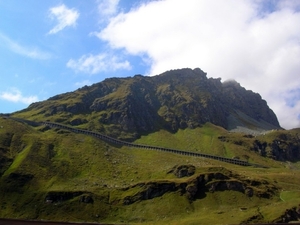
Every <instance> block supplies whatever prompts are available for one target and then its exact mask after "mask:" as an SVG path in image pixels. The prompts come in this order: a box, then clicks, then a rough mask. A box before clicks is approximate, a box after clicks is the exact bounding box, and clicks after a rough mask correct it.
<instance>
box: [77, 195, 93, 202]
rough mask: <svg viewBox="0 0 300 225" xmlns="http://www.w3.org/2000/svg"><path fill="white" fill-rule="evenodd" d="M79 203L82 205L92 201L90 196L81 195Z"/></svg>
mask: <svg viewBox="0 0 300 225" xmlns="http://www.w3.org/2000/svg"><path fill="white" fill-rule="evenodd" d="M80 202H83V203H94V199H93V198H92V196H90V195H83V196H81V197H80Z"/></svg>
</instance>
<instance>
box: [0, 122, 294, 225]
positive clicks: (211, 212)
mask: <svg viewBox="0 0 300 225" xmlns="http://www.w3.org/2000/svg"><path fill="white" fill-rule="evenodd" d="M0 126H3V127H2V128H1V129H0V148H1V149H2V154H3V155H5V156H6V157H10V158H11V159H13V162H12V164H11V165H10V167H8V168H6V169H5V172H4V174H3V175H2V177H1V178H0V188H1V190H0V209H1V210H0V217H17V218H31V219H48V220H68V221H97V222H117V223H122V222H126V223H128V222H130V223H141V222H143V223H146V224H147V223H148V224H153V223H154V222H155V224H168V223H169V224H201V223H203V224H204V223H205V224H220V223H221V224H222V223H224V222H225V221H226V223H232V224H234V223H239V222H241V221H245V220H247V219H248V218H249V217H251V216H253V215H258V214H259V215H263V217H264V219H263V221H265V222H267V221H272V220H274V219H275V218H277V217H278V216H279V215H281V214H282V213H283V212H284V211H285V209H286V208H290V207H292V206H295V205H298V204H299V202H300V196H299V193H298V191H299V185H300V172H299V170H298V169H297V168H299V166H298V165H297V164H286V163H279V162H274V161H272V160H270V159H264V158H261V157H259V156H257V155H256V153H253V152H249V151H248V150H247V148H246V146H247V143H246V144H244V145H236V144H232V143H227V142H226V143H224V142H221V141H220V140H219V139H218V136H220V135H229V134H228V133H227V131H225V130H223V129H220V128H218V127H215V126H213V125H211V124H206V125H205V126H203V127H202V128H197V129H194V130H190V129H186V130H179V131H178V132H177V133H176V134H171V133H168V132H166V131H160V132H157V133H153V134H151V135H148V136H145V137H142V138H141V139H139V140H137V141H136V142H137V143H144V144H151V145H156V146H164V147H170V148H176V149H183V150H189V151H199V152H200V151H201V152H205V153H210V154H216V155H223V156H227V157H232V156H238V155H239V156H242V155H245V154H247V155H248V156H249V160H250V161H254V162H255V163H259V164H264V165H269V166H271V167H272V168H269V169H258V168H252V167H240V166H235V165H230V164H226V163H223V162H218V161H214V160H207V159H201V158H191V157H186V156H180V155H175V154H168V153H163V152H156V151H148V150H141V149H130V148H127V147H118V146H112V145H109V144H107V143H105V142H102V141H99V140H96V139H94V138H91V137H88V136H84V135H80V134H73V133H69V132H65V131H63V130H46V131H43V132H42V131H41V129H44V128H43V127H37V128H32V127H30V126H27V125H23V124H21V123H18V122H14V121H11V120H4V119H0ZM7 134H13V136H12V139H11V144H10V147H9V148H8V147H7V146H6V145H5V143H6V139H7V137H9V135H7ZM230 135H234V134H230ZM3 149H4V150H3ZM3 152H4V153H3ZM181 164H192V165H194V166H196V174H199V173H206V172H207V171H208V170H210V168H211V167H216V170H218V168H220V169H222V168H221V167H225V168H227V169H230V170H231V171H233V173H235V174H237V175H239V176H243V177H249V179H256V180H263V179H264V180H267V181H269V182H271V183H274V184H276V185H277V186H278V187H279V188H280V190H282V192H281V193H279V194H278V196H277V197H274V198H273V199H270V200H268V199H259V198H257V197H252V198H247V197H246V196H245V195H244V194H241V193H239V192H234V191H223V192H215V193H209V192H208V193H206V196H205V198H201V199H197V200H196V201H193V202H189V201H188V200H187V198H186V197H185V196H184V195H183V196H181V195H180V194H179V193H177V192H169V193H166V194H164V195H163V196H161V197H158V198H153V199H151V200H145V201H140V202H136V203H133V204H131V205H128V206H124V205H120V204H117V203H116V204H114V199H120V198H123V197H124V196H126V195H128V194H129V193H128V192H124V191H122V190H121V189H120V188H121V187H127V186H129V185H133V184H135V183H140V182H147V181H159V180H169V181H175V182H181V181H182V180H183V179H187V178H180V179H179V178H176V177H175V176H174V175H173V174H167V172H168V171H169V170H170V169H171V168H172V167H173V166H174V165H181ZM291 165H292V166H293V167H291ZM220 166H221V167H220ZM291 168H292V170H291ZM11 173H17V174H23V175H24V174H25V175H33V178H32V179H31V180H29V181H28V182H25V183H22V182H20V180H18V179H15V180H12V179H9V177H10V174H11ZM49 191H85V192H91V193H92V196H93V199H94V204H85V203H81V202H80V201H79V197H76V198H73V199H71V200H68V201H66V202H64V203H59V204H46V203H45V196H46V195H47V192H49ZM139 191H140V188H138V187H137V188H135V189H130V192H133V193H134V192H139ZM240 207H246V208H247V210H245V211H241V210H240Z"/></svg>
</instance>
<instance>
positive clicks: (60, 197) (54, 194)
mask: <svg viewBox="0 0 300 225" xmlns="http://www.w3.org/2000/svg"><path fill="white" fill-rule="evenodd" d="M78 196H80V199H79V201H80V202H82V203H93V202H94V200H93V197H92V195H91V193H88V192H83V191H65V192H63V191H50V192H48V193H47V194H46V197H45V202H46V203H57V202H64V201H68V200H70V199H73V198H76V197H78Z"/></svg>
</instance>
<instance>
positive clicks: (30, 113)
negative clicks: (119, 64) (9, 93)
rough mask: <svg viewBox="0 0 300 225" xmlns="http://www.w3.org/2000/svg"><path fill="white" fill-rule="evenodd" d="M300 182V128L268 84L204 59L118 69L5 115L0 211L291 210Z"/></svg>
mask: <svg viewBox="0 0 300 225" xmlns="http://www.w3.org/2000/svg"><path fill="white" fill-rule="evenodd" d="M24 119H25V120H24ZM42 121H48V122H46V123H44V122H42ZM49 121H51V122H55V126H50V125H51V124H52V123H51V122H49ZM80 131H82V132H80ZM84 131H88V132H84ZM239 131H244V132H243V133H241V132H239ZM98 133H99V135H109V137H108V138H111V137H112V138H116V139H118V140H125V141H127V142H123V141H119V142H113V141H106V140H107V139H101V138H100V139H99V138H98V136H97V135H90V134H98ZM105 137H106V136H105ZM112 140H114V139H112ZM128 142H129V144H126V143H128ZM122 143H124V144H122ZM139 146H150V147H151V146H155V147H156V148H143V147H139ZM163 149H175V150H178V152H179V151H180V152H183V153H184V152H189V153H197V154H200V153H201V154H208V155H212V156H219V157H224V158H228V159H235V160H242V161H245V162H247V163H245V164H244V165H248V166H241V165H236V164H230V163H227V162H224V161H219V160H214V159H212V158H205V157H195V156H193V154H188V155H184V154H174V153H172V151H163ZM194 155H196V154H194ZM216 158H217V157H216ZM257 165H259V166H257ZM299 186H300V128H299V129H293V130H283V129H281V128H280V126H279V123H278V121H277V118H276V115H275V114H274V113H273V111H272V110H271V109H270V108H269V107H268V106H267V103H266V102H265V101H264V100H262V99H261V97H260V95H259V94H256V93H253V92H252V91H248V90H245V89H244V88H243V87H241V86H240V85H239V84H238V83H237V82H235V81H230V82H224V83H222V82H221V81H220V79H212V78H207V77H206V74H205V73H203V72H202V71H201V70H200V69H195V70H191V69H182V70H172V71H168V72H165V73H163V74H161V75H158V76H155V77H143V76H141V75H136V76H134V77H128V78H111V79H107V80H105V81H103V82H100V83H97V84H94V85H91V86H86V87H83V88H81V89H78V90H76V91H74V92H70V93H65V94H61V95H58V96H54V97H52V98H50V99H48V100H46V101H42V102H38V103H34V104H32V105H30V106H29V107H28V108H26V109H24V110H22V111H19V112H15V113H13V114H11V115H9V116H7V115H0V218H22V219H33V220H52V221H77V222H83V221H88V222H97V223H109V224H241V223H269V222H289V221H297V220H298V219H299V218H300V208H299V204H300V189H299Z"/></svg>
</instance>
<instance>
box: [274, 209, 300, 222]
mask: <svg viewBox="0 0 300 225" xmlns="http://www.w3.org/2000/svg"><path fill="white" fill-rule="evenodd" d="M299 220H300V205H299V206H298V207H293V208H291V209H286V210H285V212H284V214H283V215H282V216H280V217H279V218H278V219H276V220H275V221H274V222H275V223H289V222H291V221H299Z"/></svg>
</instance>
